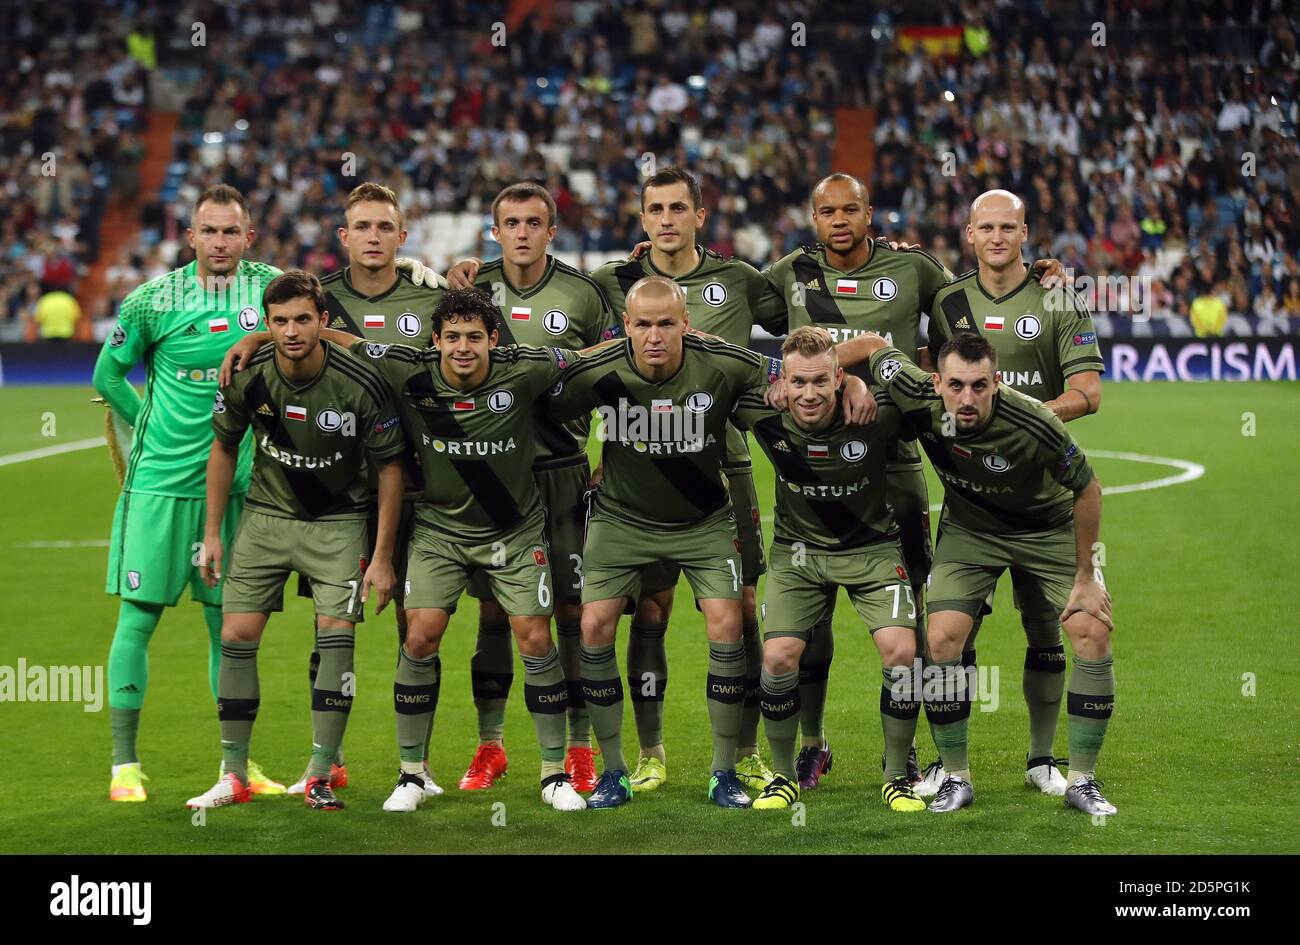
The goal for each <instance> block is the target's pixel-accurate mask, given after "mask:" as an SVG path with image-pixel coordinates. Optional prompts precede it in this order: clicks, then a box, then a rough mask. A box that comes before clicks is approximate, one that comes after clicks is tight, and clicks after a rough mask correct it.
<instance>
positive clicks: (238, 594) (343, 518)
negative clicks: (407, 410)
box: [186, 270, 404, 810]
mask: <svg viewBox="0 0 1300 945" xmlns="http://www.w3.org/2000/svg"><path fill="white" fill-rule="evenodd" d="M262 305H263V310H264V312H265V317H266V325H267V327H268V328H269V329H270V333H271V340H272V346H270V347H264V348H262V349H261V350H260V351H258V353H257V354H256V355H254V356H253V357H252V358H251V359H250V361H249V363H248V364H247V366H246V367H245V369H244V370H243V371H242V372H240V374H239V375H237V377H236V378H235V379H234V381H233V382H232V383H231V384H229V385H227V386H225V387H223V388H222V389H221V390H220V391H218V393H217V396H216V401H215V403H214V404H213V407H212V428H213V432H214V434H215V436H214V438H213V442H212V451H211V453H210V454H209V457H208V473H207V527H206V534H205V537H204V545H203V550H202V552H201V556H200V557H201V561H200V565H201V568H202V571H203V576H204V580H205V581H206V582H207V583H208V584H209V586H215V584H216V582H217V581H218V580H220V579H221V562H222V561H223V560H224V558H223V554H222V552H223V548H222V543H221V520H222V516H223V515H224V513H225V509H226V502H227V500H228V498H229V495H230V485H231V479H232V476H233V473H234V469H235V461H236V457H237V453H238V446H239V442H240V440H241V439H242V438H243V436H244V433H245V431H246V430H247V429H248V428H249V427H250V426H251V427H253V430H254V436H255V439H256V445H255V454H254V460H253V481H252V486H251V487H250V489H249V493H248V499H247V502H246V504H245V507H244V513H243V515H242V517H241V518H240V522H239V529H238V532H237V533H236V535H235V541H234V547H233V549H232V551H231V557H230V567H229V573H228V574H227V575H226V584H225V591H224V594H223V597H222V611H223V619H222V627H221V669H220V674H219V677H218V682H217V692H218V696H217V715H218V717H219V718H220V720H221V748H222V775H221V777H220V779H219V780H218V781H217V783H216V784H215V785H213V786H212V787H211V788H210V789H209V790H207V791H206V792H204V793H203V794H200V795H198V796H197V797H193V798H190V800H188V801H187V802H186V806H188V807H192V808H201V807H223V806H225V805H227V804H241V803H244V802H245V801H247V800H249V792H248V786H247V785H248V772H247V767H248V745H249V741H250V739H251V737H252V731H253V723H254V721H255V720H256V718H257V710H258V705H259V701H260V700H259V686H258V675H257V649H258V645H259V643H260V641H261V638H262V631H263V630H264V629H265V628H266V622H267V617H268V615H269V614H270V612H271V611H273V610H282V609H283V607H284V582H285V580H286V579H287V578H288V576H289V574H290V572H292V571H297V572H299V573H300V574H303V575H306V576H307V577H308V578H309V579H310V580H311V587H312V596H313V597H314V598H315V606H316V614H317V643H318V645H319V647H320V652H321V663H320V670H319V672H318V673H317V676H316V682H315V687H314V689H313V693H312V696H313V698H312V743H313V750H312V757H311V764H310V768H309V773H308V780H307V787H306V791H305V793H304V799H305V801H306V804H307V806H308V807H311V808H314V809H316V810H339V809H341V808H342V807H343V803H342V802H341V801H339V800H338V799H337V798H336V797H335V796H334V792H333V790H332V789H331V788H330V781H329V775H330V765H331V764H332V763H333V761H334V759H335V753H336V752H337V750H338V746H339V744H340V743H341V742H342V740H343V732H344V729H345V728H346V726H347V721H348V713H349V711H350V710H351V707H352V698H353V694H354V690H355V676H354V674H353V660H352V657H353V628H354V627H355V626H356V624H357V623H359V622H360V621H361V620H362V619H363V618H362V604H363V603H364V602H365V601H366V599H367V598H368V597H369V595H370V591H371V589H372V588H373V590H374V592H375V594H376V597H377V605H376V609H377V610H382V609H383V607H384V605H385V604H386V603H387V602H388V600H389V598H390V596H391V593H392V589H393V588H392V585H393V566H392V556H393V537H394V535H395V533H396V528H397V520H398V514H399V512H400V509H401V503H402V472H401V468H400V466H399V464H398V463H397V461H396V460H397V457H398V454H399V453H400V452H401V451H402V449H403V443H404V441H403V439H402V430H401V426H400V424H399V422H398V417H397V414H396V410H395V408H394V407H393V405H392V400H391V397H390V396H389V394H388V391H387V388H386V387H385V386H384V383H383V381H382V380H381V379H380V378H379V376H378V375H377V374H376V372H375V371H374V369H373V368H371V367H370V365H369V364H367V363H364V362H362V361H360V360H357V359H356V358H353V357H352V356H351V355H350V354H348V353H347V352H346V351H344V350H342V349H341V348H339V347H337V346H335V345H332V344H330V343H329V342H327V341H324V340H323V339H321V338H320V331H321V329H322V326H323V325H324V323H325V319H326V318H327V317H328V316H327V314H326V312H325V295H324V292H323V291H322V290H321V284H320V282H319V280H317V278H316V277H315V276H313V275H310V274H309V273H305V272H302V271H300V270H294V271H290V272H286V273H284V274H283V275H281V276H278V277H277V278H276V279H274V280H272V282H271V283H270V284H269V285H268V286H267V287H266V292H265V293H264V294H263V297H262ZM367 462H370V463H375V464H377V465H378V466H379V528H378V534H377V536H376V539H375V549H374V554H373V556H371V555H370V554H369V549H368V548H367V547H366V546H367V540H366V539H367V535H366V514H367V509H366V492H367V479H366V468H367V467H366V463H367ZM368 558H369V560H370V564H369V566H367V564H366V561H367V559H368Z"/></svg>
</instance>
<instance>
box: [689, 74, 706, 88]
mask: <svg viewBox="0 0 1300 945" xmlns="http://www.w3.org/2000/svg"><path fill="white" fill-rule="evenodd" d="M686 84H687V85H689V86H690V87H691V88H693V89H702V88H704V76H702V75H693V76H691V77H690V78H689V79H687V80H686Z"/></svg>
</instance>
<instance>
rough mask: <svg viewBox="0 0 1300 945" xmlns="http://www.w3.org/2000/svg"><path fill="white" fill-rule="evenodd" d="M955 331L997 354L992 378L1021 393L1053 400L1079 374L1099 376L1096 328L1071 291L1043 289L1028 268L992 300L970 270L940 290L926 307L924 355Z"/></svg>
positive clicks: (934, 350)
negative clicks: (976, 337)
mask: <svg viewBox="0 0 1300 945" xmlns="http://www.w3.org/2000/svg"><path fill="white" fill-rule="evenodd" d="M961 332H972V333H974V334H978V335H983V336H984V338H985V339H987V340H988V342H989V344H991V345H993V348H994V350H996V351H997V353H998V376H999V377H1000V378H1001V380H1002V383H1003V384H1010V385H1011V386H1012V387H1014V388H1015V389H1016V390H1018V391H1020V392H1021V393H1022V394H1028V395H1029V396H1030V397H1035V398H1037V399H1038V400H1043V401H1047V400H1055V399H1056V398H1057V397H1060V396H1061V394H1063V393H1064V392H1065V381H1066V378H1068V377H1069V376H1070V375H1071V374H1078V373H1079V372H1080V371H1097V372H1098V373H1101V372H1102V371H1105V369H1106V366H1105V364H1104V362H1103V361H1102V359H1101V351H1100V349H1098V347H1097V329H1096V328H1095V327H1094V326H1093V324H1092V316H1091V315H1090V314H1089V313H1088V308H1087V306H1086V305H1085V304H1084V302H1083V301H1082V300H1081V299H1080V298H1079V297H1078V296H1077V295H1075V293H1074V291H1073V290H1072V289H1066V288H1057V289H1052V290H1048V289H1044V288H1043V287H1042V285H1041V284H1039V281H1038V279H1037V278H1036V277H1035V275H1034V272H1033V270H1032V269H1030V270H1028V271H1027V272H1026V273H1025V278H1024V280H1023V281H1022V282H1021V283H1020V284H1019V285H1018V286H1016V287H1015V288H1014V289H1012V290H1011V291H1010V292H1008V293H1007V294H1006V295H1004V296H1002V297H1001V298H994V297H993V296H992V295H990V294H989V292H988V290H987V289H985V288H984V286H983V285H982V284H981V283H980V278H979V270H977V269H972V270H971V271H970V272H968V273H965V274H964V275H961V276H958V277H957V279H956V280H955V281H954V282H953V283H952V284H950V285H947V286H945V287H944V288H942V289H940V290H939V292H938V293H937V294H936V295H935V297H934V303H933V305H932V306H931V308H930V356H931V357H932V358H934V360H935V361H936V362H937V361H938V358H939V348H940V347H941V346H942V345H943V343H944V342H945V341H947V340H948V339H949V338H951V337H953V336H954V335H956V334H959V333H961Z"/></svg>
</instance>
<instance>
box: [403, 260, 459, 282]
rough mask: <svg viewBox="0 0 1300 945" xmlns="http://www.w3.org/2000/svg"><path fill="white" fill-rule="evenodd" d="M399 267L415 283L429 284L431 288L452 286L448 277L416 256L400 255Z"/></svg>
mask: <svg viewBox="0 0 1300 945" xmlns="http://www.w3.org/2000/svg"><path fill="white" fill-rule="evenodd" d="M397 268H398V269H400V270H401V271H402V272H405V273H406V274H407V275H408V276H410V277H411V283H412V284H413V285H419V286H427V287H429V288H430V289H447V288H450V286H448V285H447V280H446V279H444V278H443V277H442V276H440V275H439V274H438V273H436V272H434V271H433V269H432V268H431V267H429V266H426V265H425V264H424V263H422V262H420V260H418V259H416V258H415V257H414V256H398V257H397Z"/></svg>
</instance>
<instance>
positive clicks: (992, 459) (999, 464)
mask: <svg viewBox="0 0 1300 945" xmlns="http://www.w3.org/2000/svg"><path fill="white" fill-rule="evenodd" d="M984 466H985V467H986V468H987V469H988V470H989V471H990V472H995V473H1000V472H1006V471H1007V470H1008V469H1010V468H1011V464H1010V463H1008V462H1007V461H1006V460H1005V459H1003V458H1002V457H1001V456H999V455H998V454H997V453H989V454H988V455H987V456H985V457H984Z"/></svg>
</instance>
